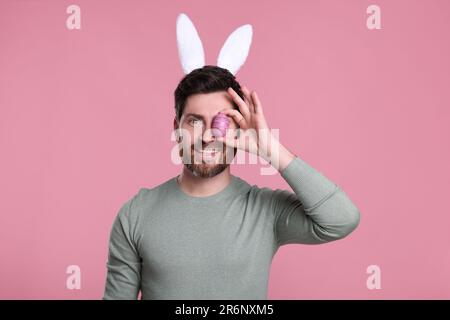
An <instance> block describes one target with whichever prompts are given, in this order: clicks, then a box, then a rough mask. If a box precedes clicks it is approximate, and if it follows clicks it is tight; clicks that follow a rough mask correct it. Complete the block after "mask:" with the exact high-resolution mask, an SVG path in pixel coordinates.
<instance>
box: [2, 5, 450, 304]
mask: <svg viewBox="0 0 450 320" xmlns="http://www.w3.org/2000/svg"><path fill="white" fill-rule="evenodd" d="M73 3H75V4H77V5H79V6H80V7H81V30H68V29H67V28H66V25H65V21H66V18H67V16H68V14H67V13H66V8H67V6H69V5H70V4H73ZM371 4H377V5H379V6H380V7H381V24H382V29H381V30H369V29H367V27H366V18H367V16H368V14H367V13H366V8H367V7H368V6H369V5H371ZM180 12H185V13H186V14H188V16H189V17H190V18H191V19H192V20H193V22H194V24H195V25H196V27H197V29H198V31H199V34H200V36H201V39H202V41H203V44H204V47H205V50H206V63H207V64H216V58H217V55H218V53H219V50H220V48H221V46H222V45H223V43H224V41H225V39H226V38H227V36H228V35H229V34H230V33H231V32H232V31H233V30H234V29H235V28H237V27H238V26H240V25H243V24H246V23H250V24H252V25H253V27H254V38H253V43H252V47H251V49H250V54H249V56H248V60H247V62H246V63H245V65H244V66H243V67H242V69H241V70H240V71H239V72H238V74H237V78H238V80H239V81H240V82H241V84H245V85H247V86H248V87H250V89H254V90H256V91H257V92H258V93H259V96H260V99H261V101H262V104H263V107H264V110H265V114H266V117H267V120H268V122H269V125H270V126H271V127H272V128H280V140H281V142H282V143H283V144H284V145H285V146H286V147H288V148H289V149H291V150H292V151H293V152H295V153H296V154H298V155H299V156H301V157H302V158H303V159H304V160H306V161H307V162H309V163H310V164H311V165H312V166H313V167H315V168H316V169H318V170H319V171H321V172H323V173H324V174H325V175H326V176H328V177H329V178H330V179H332V180H333V181H335V182H336V183H338V184H339V185H340V186H341V187H342V188H343V189H344V190H345V191H346V192H347V194H348V195H349V196H350V197H351V198H352V200H353V201H354V202H355V203H356V204H357V206H358V207H359V208H360V210H361V224H360V226H359V228H358V229H357V230H356V231H355V232H354V233H353V234H351V235H350V236H349V237H348V238H346V239H345V240H341V241H337V242H334V243H329V244H325V245H321V246H306V245H288V246H283V247H281V248H280V250H279V251H278V253H277V255H276V256H275V259H274V261H273V264H272V269H271V277H270V285H269V298H270V299H312V298H322V299H331V298H338V299H349V298H355V299H397V298H399V299H418V298H424V299H429V298H437V299H442V298H446V299H448V298H450V234H449V229H450V228H449V226H450V201H449V191H450V166H449V163H450V144H449V137H450V111H449V106H450V93H449V82H450V60H449V57H450V37H449V30H450V2H449V1H445V0H442V1H425V0H422V1H406V0H405V1H357V0H355V1H331V0H330V1H259V0H258V1H209V0H208V1H189V2H188V1H171V2H169V1H124V0H122V1H106V0H104V1H95V2H94V1H76V2H71V1H59V0H58V1H57V0H54V1H44V0H41V1H12V0H7V1H5V0H1V2H0V152H1V157H0V163H1V166H0V177H1V178H0V194H1V201H0V226H1V232H0V257H1V258H0V259H1V263H0V298H3V299H6V298H8V299H20V298H22V299H36V298H39V299H99V298H101V297H102V295H103V289H104V281H105V275H106V259H107V246H108V237H109V232H110V228H111V225H112V221H113V219H114V218H115V216H116V214H117V212H118V209H119V208H120V206H121V205H122V204H123V203H124V202H125V201H127V200H128V199H129V198H130V197H132V196H133V195H134V194H135V193H136V192H137V191H138V190H139V188H141V187H153V186H156V185H158V184H160V183H162V182H163V181H165V180H166V179H168V178H170V177H173V176H175V175H176V174H178V173H179V172H180V170H181V166H177V165H174V164H172V162H171V159H170V151H171V150H172V147H173V146H174V142H173V141H171V139H170V134H171V131H172V120H173V116H174V109H173V91H174V89H175V87H176V85H177V84H178V81H179V80H180V79H181V77H182V76H183V73H182V69H181V66H180V63H179V60H178V52H177V47H176V37H175V21H176V17H177V15H178V14H179V13H180ZM259 169H260V165H245V166H242V165H234V166H233V167H232V173H233V174H235V175H238V176H240V177H241V178H243V179H246V180H247V181H248V182H249V183H251V184H258V185H260V186H268V187H272V188H289V186H288V185H287V183H286V182H285V181H284V180H283V178H282V177H281V176H280V175H274V176H262V175H260V174H259ZM72 264H75V265H79V266H80V267H81V273H82V274H81V290H68V289H66V278H67V276H68V275H67V274H66V268H67V266H69V265H72ZM372 264H375V265H378V266H380V268H381V287H382V288H381V289H380V290H369V289H368V288H367V287H366V279H367V277H368V274H367V273H366V268H367V267H368V266H369V265H372Z"/></svg>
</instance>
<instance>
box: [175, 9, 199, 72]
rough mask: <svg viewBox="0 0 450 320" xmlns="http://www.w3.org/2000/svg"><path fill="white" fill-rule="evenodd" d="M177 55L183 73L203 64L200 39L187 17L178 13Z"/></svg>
mask: <svg viewBox="0 0 450 320" xmlns="http://www.w3.org/2000/svg"><path fill="white" fill-rule="evenodd" d="M177 44H178V55H179V58H180V62H181V66H182V68H183V71H184V73H185V74H188V73H190V72H191V71H192V70H194V69H197V68H201V67H203V66H204V65H205V52H204V50H203V45H202V41H201V40H200V37H199V35H198V33H197V29H195V26H194V24H193V23H192V21H191V20H190V19H189V17H188V16H187V15H186V14H184V13H180V14H179V15H178V18H177Z"/></svg>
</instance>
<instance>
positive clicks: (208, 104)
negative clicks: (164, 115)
mask: <svg viewBox="0 0 450 320" xmlns="http://www.w3.org/2000/svg"><path fill="white" fill-rule="evenodd" d="M223 109H234V106H233V99H232V98H231V96H230V95H229V94H228V92H226V91H218V92H211V93H198V94H194V95H191V96H189V97H188V99H187V101H186V106H185V107H184V112H183V113H184V114H187V113H197V114H201V115H203V116H205V117H213V116H215V115H216V114H217V113H218V112H219V111H220V110H223Z"/></svg>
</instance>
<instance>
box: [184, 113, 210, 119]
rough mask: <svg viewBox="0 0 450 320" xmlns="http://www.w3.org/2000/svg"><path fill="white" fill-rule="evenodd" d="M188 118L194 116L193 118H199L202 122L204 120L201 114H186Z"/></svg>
mask: <svg viewBox="0 0 450 320" xmlns="http://www.w3.org/2000/svg"><path fill="white" fill-rule="evenodd" d="M189 116H194V117H196V118H200V119H202V120H204V119H205V117H203V116H202V115H201V114H198V113H186V118H187V117H189Z"/></svg>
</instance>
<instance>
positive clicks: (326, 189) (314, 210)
mask: <svg viewBox="0 0 450 320" xmlns="http://www.w3.org/2000/svg"><path fill="white" fill-rule="evenodd" d="M280 173H281V176H282V177H283V178H284V179H285V180H286V182H287V183H288V184H289V185H290V186H291V188H292V189H293V190H294V193H293V192H290V191H287V190H280V189H277V190H275V191H274V192H273V194H272V202H271V206H272V209H273V210H274V214H275V223H274V232H275V237H276V239H277V243H278V245H279V246H281V245H284V244H289V243H302V244H319V243H325V242H330V241H334V240H338V239H342V238H344V237H346V236H347V235H348V234H350V233H351V232H352V231H353V230H354V229H355V228H356V227H357V226H358V224H359V221H360V214H359V210H358V208H357V207H356V206H355V205H354V204H353V202H352V201H351V200H350V199H349V197H348V196H347V195H346V194H345V192H344V191H343V190H341V189H340V188H339V187H338V186H337V185H336V184H335V183H333V182H331V181H330V180H328V179H327V178H326V177H325V176H324V175H322V174H321V173H320V172H318V171H316V170H315V169H314V168H312V167H311V166H310V165H308V164H307V163H306V162H305V161H304V160H302V159H300V158H299V157H297V156H296V157H294V159H293V160H292V161H290V162H289V164H288V165H287V166H286V167H285V168H283V169H282V170H281V171H280Z"/></svg>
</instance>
